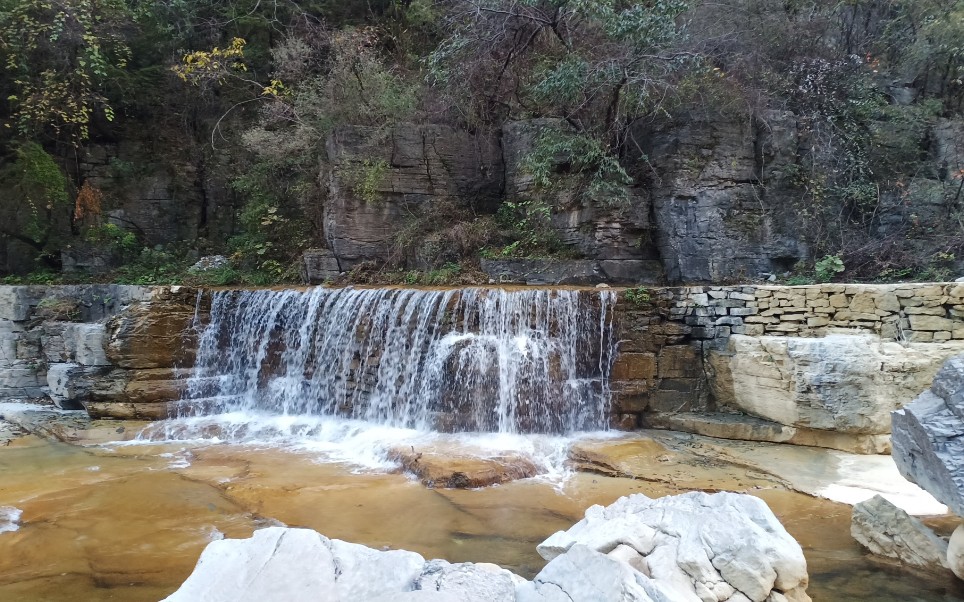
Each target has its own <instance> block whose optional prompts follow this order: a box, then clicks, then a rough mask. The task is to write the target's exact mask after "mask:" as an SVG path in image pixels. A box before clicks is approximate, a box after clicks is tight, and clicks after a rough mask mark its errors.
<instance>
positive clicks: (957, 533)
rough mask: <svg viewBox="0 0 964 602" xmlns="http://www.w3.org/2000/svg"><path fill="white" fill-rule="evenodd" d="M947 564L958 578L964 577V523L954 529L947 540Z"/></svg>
mask: <svg viewBox="0 0 964 602" xmlns="http://www.w3.org/2000/svg"><path fill="white" fill-rule="evenodd" d="M947 566H948V568H950V569H951V571H952V572H953V573H954V574H955V575H957V577H958V579H964V525H960V526H959V527H957V528H956V529H954V532H953V533H952V534H951V540H950V541H949V542H947Z"/></svg>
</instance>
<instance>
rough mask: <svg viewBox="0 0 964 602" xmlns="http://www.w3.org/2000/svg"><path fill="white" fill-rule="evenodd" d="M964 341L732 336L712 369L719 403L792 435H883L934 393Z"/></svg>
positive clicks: (714, 354)
mask: <svg viewBox="0 0 964 602" xmlns="http://www.w3.org/2000/svg"><path fill="white" fill-rule="evenodd" d="M962 352H964V341H948V342H945V343H905V344H901V343H897V342H895V341H886V340H883V339H881V338H879V337H876V336H873V335H850V334H831V335H828V336H825V337H819V338H805V337H778V336H761V337H750V336H743V335H733V336H731V337H730V339H729V342H728V346H727V349H725V350H723V351H713V352H711V353H710V356H709V363H710V366H711V368H712V370H713V373H714V377H713V378H712V379H711V386H712V387H713V394H714V396H715V397H716V399H717V401H718V402H719V403H721V404H722V405H724V406H728V407H730V408H733V409H735V410H739V411H741V412H746V413H747V414H750V415H753V416H757V417H760V418H764V419H766V420H770V421H772V422H776V423H778V424H783V425H787V426H793V427H801V428H809V429H821V430H829V431H833V432H835V433H846V434H850V435H885V434H887V433H889V432H890V427H891V424H890V423H891V420H890V412H891V411H893V410H896V409H898V408H899V407H900V406H901V405H902V404H903V403H905V402H906V401H908V400H910V399H913V398H914V396H916V395H917V394H918V393H919V392H920V391H922V390H923V389H925V388H926V387H927V386H929V385H930V382H931V380H932V379H933V378H934V375H935V374H936V373H937V371H938V370H939V369H940V367H941V364H942V363H943V362H944V361H945V360H946V359H947V358H949V357H951V356H953V355H955V354H959V353H962Z"/></svg>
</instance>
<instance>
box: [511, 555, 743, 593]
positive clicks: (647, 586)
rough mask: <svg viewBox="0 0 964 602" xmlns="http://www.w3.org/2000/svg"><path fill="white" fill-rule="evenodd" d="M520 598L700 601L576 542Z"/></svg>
mask: <svg viewBox="0 0 964 602" xmlns="http://www.w3.org/2000/svg"><path fill="white" fill-rule="evenodd" d="M730 593H731V594H732V593H733V592H732V591H731V592H730ZM516 599H517V600H518V602H602V601H604V600H607V601H608V600H612V601H613V602H616V601H620V602H623V601H625V602H630V601H632V602H691V601H692V602H696V601H698V600H699V598H693V597H687V596H684V595H682V594H680V593H678V592H676V591H673V590H672V589H666V588H664V587H663V586H661V585H660V584H659V583H657V582H656V581H654V580H653V579H650V578H649V577H647V576H646V575H645V574H644V573H643V572H641V571H639V570H636V569H634V568H633V567H632V566H630V565H629V564H627V563H626V562H624V561H622V560H621V559H618V558H614V557H611V556H607V555H606V554H601V553H599V552H597V551H595V550H593V549H591V548H589V547H588V546H585V545H582V544H575V545H573V546H572V547H571V548H569V550H567V551H566V553H564V554H561V555H559V556H557V557H555V558H553V559H552V560H551V561H550V562H549V564H547V565H546V567H545V568H544V569H542V571H541V572H540V573H539V574H538V575H536V577H535V579H533V580H532V582H531V583H526V584H523V585H521V586H520V587H519V589H518V596H517V598H516ZM714 599H715V598H714Z"/></svg>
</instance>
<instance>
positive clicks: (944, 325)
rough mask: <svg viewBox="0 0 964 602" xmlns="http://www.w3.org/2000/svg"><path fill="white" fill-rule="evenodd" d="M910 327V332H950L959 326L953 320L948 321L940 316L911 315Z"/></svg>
mask: <svg viewBox="0 0 964 602" xmlns="http://www.w3.org/2000/svg"><path fill="white" fill-rule="evenodd" d="M909 318H910V327H911V329H912V330H924V331H939V330H951V331H953V330H954V329H955V328H957V327H959V326H960V323H959V322H954V321H953V320H948V319H947V318H943V317H940V316H931V315H919V314H918V315H911V316H909Z"/></svg>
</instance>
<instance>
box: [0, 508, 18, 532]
mask: <svg viewBox="0 0 964 602" xmlns="http://www.w3.org/2000/svg"><path fill="white" fill-rule="evenodd" d="M22 514H23V511H22V510H20V509H19V508H14V507H13V506H0V534H2V533H9V532H11V531H16V530H18V529H19V528H20V516H21V515H22Z"/></svg>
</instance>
